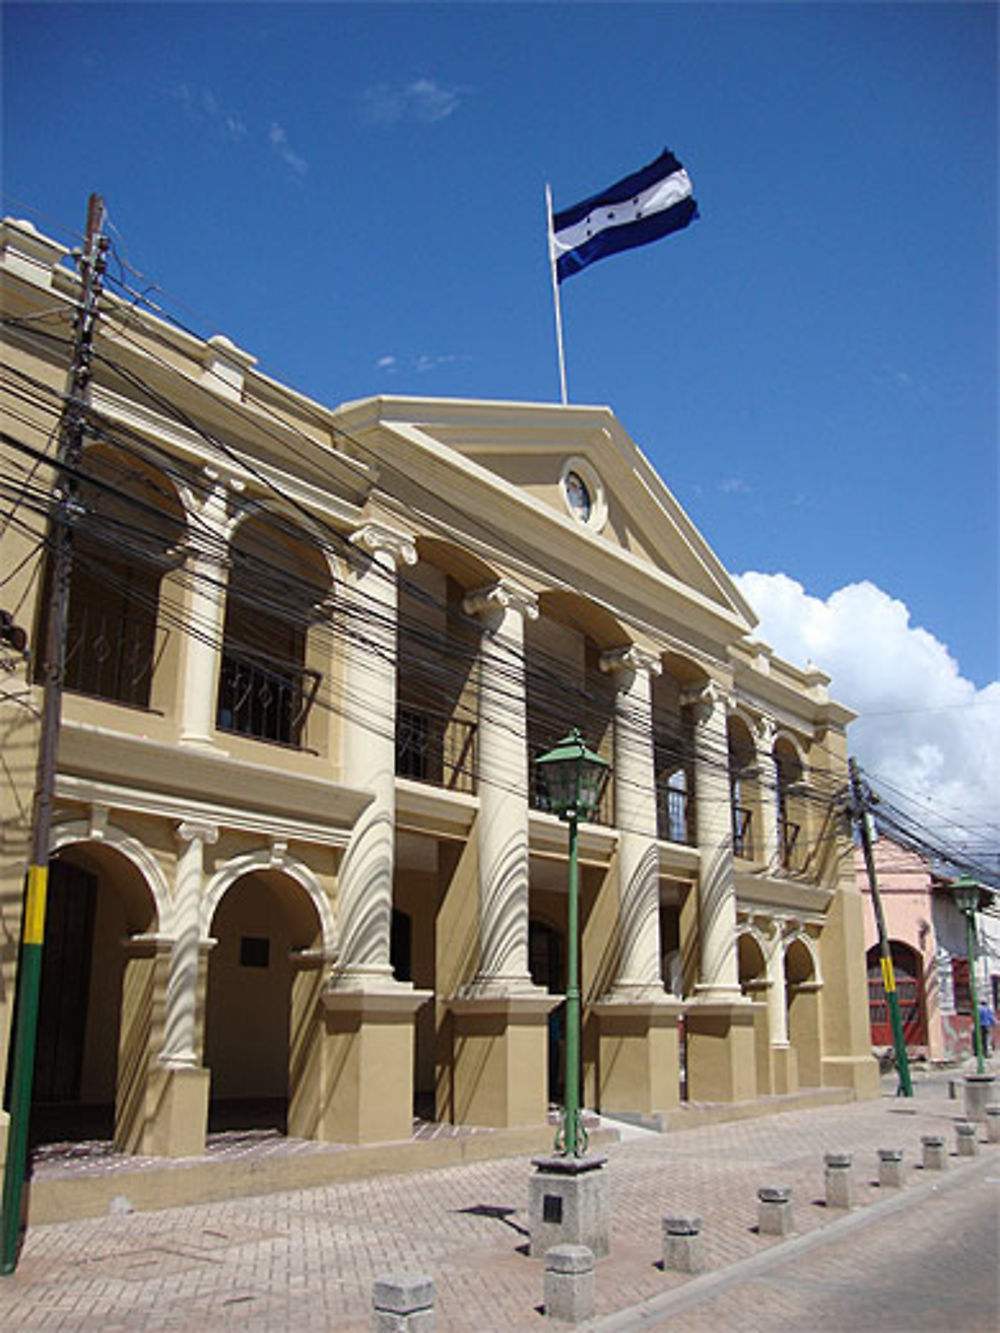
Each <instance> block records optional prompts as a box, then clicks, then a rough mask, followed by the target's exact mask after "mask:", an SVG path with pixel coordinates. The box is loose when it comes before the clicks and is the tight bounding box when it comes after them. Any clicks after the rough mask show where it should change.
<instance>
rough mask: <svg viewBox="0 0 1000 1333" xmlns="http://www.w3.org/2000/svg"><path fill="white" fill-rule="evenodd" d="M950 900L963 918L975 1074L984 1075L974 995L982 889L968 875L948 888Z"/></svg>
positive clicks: (977, 1012)
mask: <svg viewBox="0 0 1000 1333" xmlns="http://www.w3.org/2000/svg"><path fill="white" fill-rule="evenodd" d="M949 892H950V893H951V900H952V902H953V903H954V904H955V906H956V907H957V908H958V910H959V911H960V912H961V913H962V915H963V916H964V917H965V929H966V939H967V941H968V943H967V946H966V947H967V950H968V954H969V1001H970V1003H971V1005H972V1033H973V1041H974V1045H975V1051H976V1073H977V1074H985V1073H986V1064H985V1062H984V1060H983V1029H982V1026H981V1025H980V1022H979V999H978V997H977V995H976V913H977V912H978V911H979V907H980V904H981V902H982V895H983V888H982V885H980V884H977V883H976V881H975V880H974V879H970V877H969V876H968V875H963V876H962V877H961V879H956V880H955V881H954V882H953V883H952V884H951V885H950V887H949Z"/></svg>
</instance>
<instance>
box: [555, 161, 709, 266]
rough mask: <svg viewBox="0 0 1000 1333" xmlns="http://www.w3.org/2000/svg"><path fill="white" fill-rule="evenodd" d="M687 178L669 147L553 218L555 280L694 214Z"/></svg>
mask: <svg viewBox="0 0 1000 1333" xmlns="http://www.w3.org/2000/svg"><path fill="white" fill-rule="evenodd" d="M692 190H693V187H692V185H691V178H690V177H689V176H688V174H687V172H686V171H685V170H684V168H683V167H682V166H681V164H680V163H679V162H678V161H677V159H676V157H674V155H673V153H671V152H670V150H669V149H664V151H663V152H662V153H661V154H660V156H659V157H658V158H657V159H656V161H655V162H650V164H649V166H648V167H643V168H642V170H641V171H635V172H633V173H632V175H631V176H626V177H625V179H624V180H620V181H618V182H617V183H616V184H615V185H611V186H609V187H608V189H606V190H602V191H601V192H600V193H599V194H595V195H591V197H590V198H589V199H584V200H583V202H582V203H579V204H575V205H574V206H573V207H572V208H565V209H563V210H562V212H560V213H556V214H554V215H553V218H552V238H551V239H552V247H553V254H554V257H555V261H556V276H557V278H558V280H559V282H562V281H563V280H564V279H565V278H568V277H569V276H570V275H571V274H573V273H579V272H580V270H581V269H583V268H586V267H587V265H588V264H593V263H594V261H595V260H598V259H604V258H605V256H607V255H614V254H617V253H618V251H619V250H631V249H633V248H634V247H635V246H637V245H648V244H649V242H650V241H658V240H659V239H660V237H661V236H668V235H669V234H670V233H671V232H672V231H680V230H681V228H682V227H686V226H687V225H688V224H689V223H690V222H693V221H694V219H695V218H696V217H697V216H698V205H697V204H696V203H695V200H694V197H693V193H692Z"/></svg>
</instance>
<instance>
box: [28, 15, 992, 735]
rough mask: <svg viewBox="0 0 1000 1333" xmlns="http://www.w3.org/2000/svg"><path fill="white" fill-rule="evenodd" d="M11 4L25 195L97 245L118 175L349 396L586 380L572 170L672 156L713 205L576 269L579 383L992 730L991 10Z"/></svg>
mask: <svg viewBox="0 0 1000 1333" xmlns="http://www.w3.org/2000/svg"><path fill="white" fill-rule="evenodd" d="M3 24H4V69H3V74H4V122H3V126H4V128H3V149H4V160H3V182H4V185H3V189H4V212H5V213H12V214H15V215H17V216H27V217H29V218H31V219H32V220H33V221H34V222H35V224H36V225H37V226H38V227H39V228H40V229H42V230H44V231H46V232H48V233H50V234H54V235H57V236H59V237H60V238H62V239H69V237H70V236H71V233H72V232H73V230H74V229H79V228H80V227H82V223H83V218H84V216H85V207H86V198H87V195H88V193H89V192H90V191H91V190H98V191H100V192H101V193H102V194H103V195H104V197H105V200H106V203H107V206H108V209H109V212H110V216H111V219H112V221H113V223H114V224H115V226H116V228H117V229H118V230H117V233H116V239H117V241H118V243H119V247H120V251H121V252H122V253H124V254H125V255H126V256H127V258H128V260H129V262H130V263H131V264H132V265H134V266H135V268H137V269H139V270H140V271H141V272H142V273H143V274H145V275H147V278H148V279H149V280H151V281H155V282H157V283H158V284H160V286H161V287H162V288H163V289H164V291H165V292H166V293H167V294H168V296H169V299H167V298H163V299H164V303H165V304H166V306H167V308H168V309H170V310H172V311H173V312H175V313H176V314H177V315H178V316H179V317H180V318H181V319H182V320H183V321H184V322H185V323H187V324H188V325H190V326H192V327H193V328H195V329H196V330H197V331H199V332H201V333H204V334H206V335H207V334H211V333H213V332H224V333H226V334H227V335H228V336H230V337H231V338H232V339H233V340H234V341H236V342H237V343H239V344H240V345H241V346H243V347H245V348H246V349H247V350H249V351H251V352H253V353H254V354H255V355H256V356H258V357H259V359H260V362H261V366H262V368H263V369H264V370H265V371H267V372H268V373H271V374H273V375H275V376H276V377H278V378H280V379H282V380H285V381H287V382H289V383H291V384H293V385H295V386H296V387H298V388H299V389H301V390H302V391H304V392H306V393H308V394H310V395H312V396H314V397H316V398H318V399H320V400H321V401H323V402H326V403H329V404H334V403H337V402H339V401H343V400H345V399H351V398H357V397H361V396H364V395H366V394H371V393H378V392H386V393H393V392H396V393H420V394H429V395H444V396H473V397H495V398H521V399H531V400H538V399H549V400H554V399H555V398H556V397H557V396H558V378H557V369H556V358H555V340H554V331H553V315H552V298H551V288H550V280H549V273H548V263H547V255H546V248H545V232H544V202H543V191H544V185H545V182H546V181H550V182H551V184H552V188H553V192H554V197H555V204H556V207H557V208H559V207H566V206H568V205H569V204H571V203H574V202H576V200H577V199H579V198H582V197H583V196H585V195H587V194H590V193H592V192H594V191H595V190H597V189H599V188H601V187H602V186H605V185H607V184H610V183H611V182H612V181H613V180H615V179H617V178H618V177H619V176H621V175H624V174H626V173H627V172H629V171H631V170H634V169H636V168H637V167H639V166H641V165H642V164H643V163H645V162H647V161H649V160H651V159H652V158H653V157H655V156H656V155H657V153H659V151H660V150H661V149H662V148H663V147H664V146H669V147H670V148H672V149H673V150H674V152H675V153H676V154H677V155H678V156H679V157H680V158H681V160H682V161H683V163H684V164H685V166H687V167H688V169H689V171H690V173H691V175H692V177H693V179H694V183H695V190H696V194H697V197H698V200H699V205H700V209H701V214H702V216H701V219H700V220H699V221H698V222H697V223H696V224H695V225H694V226H692V227H691V228H689V229H688V230H687V231H685V232H682V233H680V234H678V235H676V236H672V237H668V238H667V239H666V240H664V241H661V242H660V243H658V244H656V245H653V246H649V247H647V248H645V249H643V250H639V251H633V252H630V253H628V254H625V255H621V256H618V257H615V258H612V259H609V260H606V261H604V262H602V263H600V264H597V265H595V266H594V267H592V268H591V269H589V270H587V271H586V272H585V273H583V274H580V275H578V276H576V277H574V278H572V279H570V280H569V281H568V282H567V283H566V284H565V285H564V287H563V315H564V321H565V329H566V344H567V362H568V372H569V390H570V398H571V400H573V401H577V402H600V403H607V404H609V405H611V406H612V407H613V408H614V410H615V411H616V413H617V414H618V416H619V418H620V419H621V421H622V422H623V424H624V425H625V427H626V429H628V430H629V432H630V433H631V434H632V436H633V438H634V439H635V440H636V441H637V443H638V444H639V445H640V446H641V448H642V449H643V450H644V451H645V452H646V453H647V455H648V456H649V457H650V458H651V460H652V461H653V462H654V464H655V465H656V466H657V468H658V469H659V471H660V472H661V473H662V475H663V477H664V479H665V480H666V482H667V484H668V485H669V486H670V487H671V488H672V490H673V491H674V493H675V494H676V495H677V497H678V499H679V500H680V501H681V503H682V504H683V505H684V506H685V508H686V509H687V510H688V512H689V513H690V515H691V517H692V518H693V520H694V521H695V523H696V524H697V525H698V526H699V528H700V529H701V531H702V532H703V534H704V535H705V537H706V538H707V540H708V541H709V542H710V543H711V544H712V546H713V547H714V548H715V550H716V551H717V552H718V554H719V555H720V557H721V558H722V559H723V560H724V561H725V563H726V564H727V565H728V567H729V568H730V569H732V570H733V571H734V572H737V573H742V572H744V571H758V572H761V573H763V574H766V575H768V576H771V577H774V576H777V575H784V576H786V578H787V579H789V580H792V581H794V582H795V583H797V584H798V585H800V594H801V597H802V598H805V597H809V598H813V599H818V600H819V602H820V603H822V604H823V605H824V606H827V607H829V599H830V598H831V597H832V596H833V595H834V594H836V593H837V591H838V590H840V589H843V588H845V587H850V586H854V585H858V584H863V583H864V582H865V581H870V582H871V583H872V584H874V585H875V587H876V588H877V589H878V590H880V591H881V593H883V594H884V597H885V601H886V604H890V603H891V605H892V606H894V607H898V606H900V605H901V606H902V607H903V608H904V611H905V613H906V630H907V633H909V634H916V633H918V632H919V633H926V634H929V635H931V636H933V638H934V639H935V640H936V641H937V642H938V644H939V645H940V646H941V648H942V652H943V653H944V659H946V660H945V662H944V665H943V667H942V670H943V672H944V676H943V677H942V680H943V681H944V683H945V684H947V683H948V680H946V679H945V678H948V679H950V680H951V683H952V684H954V679H955V678H957V679H959V680H961V681H964V682H965V683H966V684H967V685H968V687H969V688H968V689H967V690H966V691H965V692H964V693H963V694H962V695H961V698H962V700H965V701H966V702H968V703H969V705H970V706H972V705H975V706H976V707H977V708H979V707H981V708H982V711H983V712H985V711H986V708H987V706H989V707H991V708H992V714H991V716H992V717H993V718H996V717H997V708H996V700H995V699H994V698H993V693H992V690H991V682H995V681H996V680H997V677H998V675H1000V668H998V629H997V611H998V590H997V573H998V536H997V473H998V439H997V391H996V369H997V350H998V349H997V276H998V275H997V130H996V126H997V84H996V75H997V55H996V52H997V11H996V8H995V7H994V6H993V5H991V4H961V3H955V4H922V3H917V4H911V3H905V4H885V5H882V4H867V3H860V4H854V3H848V4H830V5H827V4H822V3H817V4H810V3H803V4H797V5H794V4H767V5H756V4H752V3H748V4H738V5H727V4H698V3H691V4H616V5H614V6H606V5H601V4H569V3H567V4H559V5H515V4H452V5H432V4H429V5H424V4H410V5H388V6H387V5H380V4H364V3H361V4H353V5H341V4H311V5H297V4H286V5H282V6H271V5H266V4H251V5H239V4H199V5H187V4H164V5H157V4H134V5H101V4H87V5H72V4H39V3H36V4H28V5H23V4H7V5H5V6H4V17H3ZM773 586H774V585H767V586H765V587H763V588H762V587H761V586H758V588H757V592H758V594H761V597H760V600H761V601H762V602H763V603H765V606H764V607H763V608H762V610H763V612H764V614H763V627H764V629H765V631H767V632H768V633H769V636H770V637H778V638H781V637H782V636H783V635H784V633H785V631H786V629H787V626H783V625H782V622H781V620H780V618H779V617H777V616H773V615H770V613H769V612H768V609H767V604H768V588H771V589H772V590H773ZM783 587H784V585H782V588H783ZM780 590H781V589H779V591H780ZM785 591H787V589H786V590H785ZM778 600H779V601H780V598H779V599H778ZM785 609H786V612H787V611H788V608H787V606H786V608H785ZM894 614H895V613H894ZM787 619H788V616H787V615H786V620H787ZM792 619H793V620H794V619H795V613H794V612H793V613H792ZM896 619H897V621H898V614H897V615H896ZM838 623H839V622H838ZM831 632H832V631H831ZM838 632H840V633H842V634H843V633H850V619H849V618H848V620H847V628H846V630H845V629H844V627H843V626H841V628H840V630H839V631H838ZM854 638H855V641H856V642H855V651H860V650H863V652H864V653H865V654H866V655H869V656H874V655H875V654H876V653H877V651H878V645H879V628H878V625H877V624H875V625H874V626H873V627H871V637H869V638H868V639H867V640H866V641H865V642H863V643H861V642H860V640H859V636H858V635H855V636H854ZM777 646H778V648H779V650H780V651H789V649H787V648H786V647H785V644H784V643H783V642H778V643H777ZM820 649H821V650H822V641H821V644H820ZM831 655H832V656H836V654H835V653H832V654H831ZM819 660H820V661H821V662H822V660H823V659H822V656H820V659H819ZM861 674H862V675H863V674H864V673H863V672H862V673H861ZM835 683H836V682H835ZM925 683H926V682H925ZM970 690H971V694H970V692H969V691H970ZM984 692H985V697H984ZM945 695H947V697H948V700H950V702H947V703H944V702H942V700H943V699H944V697H945ZM945 695H939V694H933V695H932V697H926V690H925V697H923V698H917V699H916V702H915V703H914V702H913V700H911V699H910V697H909V696H907V697H906V698H904V699H902V700H901V703H900V706H901V707H902V706H907V707H911V706H912V707H913V708H922V707H924V706H925V705H926V706H927V707H928V708H931V709H933V708H936V707H945V706H947V707H958V706H959V705H958V704H957V703H956V702H954V701H953V700H952V699H951V695H949V694H948V692H947V690H945ZM851 702H855V700H851ZM858 702H863V701H862V700H858ZM855 706H857V702H855ZM962 706H965V705H964V704H963V705H962Z"/></svg>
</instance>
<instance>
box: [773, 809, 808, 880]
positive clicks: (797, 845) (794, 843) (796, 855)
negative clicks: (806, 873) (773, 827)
mask: <svg viewBox="0 0 1000 1333" xmlns="http://www.w3.org/2000/svg"><path fill="white" fill-rule="evenodd" d="M801 831H802V829H801V825H800V824H794V823H793V822H792V821H791V820H790V819H782V820H781V823H780V825H779V832H780V834H781V848H780V851H781V868H782V870H787V871H789V872H790V873H791V874H798V873H799V872H801V871H802V870H804V869H805V855H804V847H803V846H802V845H801V841H800V834H801Z"/></svg>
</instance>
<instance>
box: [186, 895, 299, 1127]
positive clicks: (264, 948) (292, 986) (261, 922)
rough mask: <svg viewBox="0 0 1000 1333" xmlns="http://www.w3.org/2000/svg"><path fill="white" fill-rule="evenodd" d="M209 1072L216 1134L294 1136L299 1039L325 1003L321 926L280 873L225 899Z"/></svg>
mask: <svg viewBox="0 0 1000 1333" xmlns="http://www.w3.org/2000/svg"><path fill="white" fill-rule="evenodd" d="M211 930H212V936H213V938H214V939H215V941H216V944H215V947H214V948H213V949H212V952H211V954H210V955H209V963H208V991H207V998H206V1008H205V1064H206V1066H207V1067H208V1068H209V1069H210V1070H211V1073H212V1092H211V1102H210V1105H209V1129H210V1130H211V1131H217V1130H225V1129H277V1130H278V1131H279V1132H280V1133H285V1132H286V1127H287V1123H288V1107H289V1100H290V1097H292V1096H294V1094H295V1087H294V1078H293V1077H292V1074H291V1073H290V1071H294V1070H295V1069H296V1068H297V1063H296V1055H297V1051H296V1045H297V1043H296V1040H295V1036H296V1034H297V1033H308V1030H309V1026H310V1019H311V1016H312V1013H313V1011H314V1010H315V1006H316V1004H318V1002H319V992H318V987H319V985H320V984H321V982H322V969H320V968H317V967H315V966H308V965H306V964H307V963H311V962H313V961H314V960H315V958H316V957H317V955H318V953H319V952H320V950H321V945H322V927H321V922H320V918H319V914H318V912H317V911H316V908H315V907H314V905H313V903H312V901H311V899H310V897H309V895H308V893H306V891H305V890H304V889H303V888H302V887H301V886H300V885H299V884H298V883H296V882H295V880H293V879H292V878H291V877H290V876H289V875H287V874H285V873H284V872H283V871H281V870H270V869H269V870H254V871H251V872H250V873H248V874H246V875H243V876H242V877H241V878H240V879H238V880H236V881H235V883H234V884H232V885H231V886H230V888H229V889H227V891H226V892H225V894H224V895H223V897H222V899H221V900H220V902H219V905H218V907H217V908H216V910H215V915H214V917H213V919H212V926H211Z"/></svg>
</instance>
